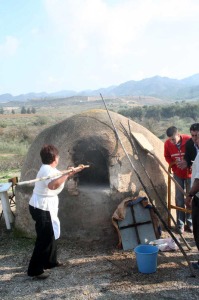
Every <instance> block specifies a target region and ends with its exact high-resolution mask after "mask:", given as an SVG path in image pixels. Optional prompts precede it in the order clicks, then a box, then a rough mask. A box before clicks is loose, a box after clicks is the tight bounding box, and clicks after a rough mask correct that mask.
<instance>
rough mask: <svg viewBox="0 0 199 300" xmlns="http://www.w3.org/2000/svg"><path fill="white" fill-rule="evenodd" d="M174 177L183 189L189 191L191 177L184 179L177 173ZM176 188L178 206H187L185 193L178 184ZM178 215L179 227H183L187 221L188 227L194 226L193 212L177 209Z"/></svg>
mask: <svg viewBox="0 0 199 300" xmlns="http://www.w3.org/2000/svg"><path fill="white" fill-rule="evenodd" d="M174 179H175V180H176V181H177V183H178V184H179V185H180V186H181V187H182V189H183V190H185V192H188V191H189V190H190V185H191V178H187V179H183V178H180V177H178V176H177V175H174ZM175 189H176V190H175V201H176V206H179V207H182V208H185V196H184V194H183V193H182V192H181V191H180V190H179V188H178V187H177V186H176V188H175ZM176 215H177V225H178V227H179V228H183V227H184V225H185V223H186V224H187V226H188V227H190V226H192V216H191V214H189V213H185V212H183V211H179V210H176Z"/></svg>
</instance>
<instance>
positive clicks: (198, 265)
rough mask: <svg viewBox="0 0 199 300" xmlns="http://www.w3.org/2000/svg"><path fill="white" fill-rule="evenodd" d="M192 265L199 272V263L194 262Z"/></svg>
mask: <svg viewBox="0 0 199 300" xmlns="http://www.w3.org/2000/svg"><path fill="white" fill-rule="evenodd" d="M191 265H192V267H193V268H194V269H195V270H199V263H198V262H192V263H191Z"/></svg>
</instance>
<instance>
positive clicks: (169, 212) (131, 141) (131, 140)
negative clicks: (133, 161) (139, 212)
mask: <svg viewBox="0 0 199 300" xmlns="http://www.w3.org/2000/svg"><path fill="white" fill-rule="evenodd" d="M121 126H122V128H123V130H124V133H125V135H126V136H127V138H128V139H129V142H130V143H131V145H132V147H133V148H134V149H135V152H136V155H137V157H138V160H139V162H140V164H141V166H142V168H143V170H144V172H145V174H146V176H147V177H148V179H149V181H150V183H151V185H152V187H153V189H154V191H155V193H156V195H157V197H158V199H159V201H160V203H161V204H162V206H163V207H164V209H165V210H166V212H167V214H168V216H169V217H170V218H171V219H172V221H173V223H174V225H175V227H176V230H177V232H178V234H179V235H180V236H181V238H182V240H183V242H184V244H185V245H186V246H187V248H188V249H189V250H191V246H190V245H189V244H188V243H187V241H186V240H185V239H184V237H183V236H182V234H181V232H180V230H179V228H178V225H177V223H176V221H175V219H174V217H173V216H172V214H171V211H170V210H169V208H167V205H166V204H165V203H164V201H163V200H162V198H161V197H160V195H159V193H158V191H157V189H156V187H155V185H154V183H153V181H152V179H151V177H150V176H149V173H148V172H147V170H146V169H145V167H144V164H143V163H142V161H141V159H140V158H139V154H138V151H137V148H136V145H135V143H134V141H133V139H132V138H131V137H133V135H131V126H130V123H129V122H128V126H129V134H128V132H127V130H126V128H125V127H124V126H123V125H122V124H121ZM170 227H171V226H170Z"/></svg>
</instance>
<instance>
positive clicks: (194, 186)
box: [185, 132, 199, 270]
mask: <svg viewBox="0 0 199 300" xmlns="http://www.w3.org/2000/svg"><path fill="white" fill-rule="evenodd" d="M196 142H197V145H198V146H199V132H198V133H197V140H196ZM185 204H186V207H187V208H188V209H190V208H191V209H192V220H193V236H194V240H195V243H196V247H197V248H198V250H199V152H198V154H197V156H196V158H195V160H194V162H193V164H192V176H191V189H190V191H189V193H188V194H187V197H186V200H185ZM192 266H193V268H194V269H198V270H199V260H198V261H197V262H193V263H192Z"/></svg>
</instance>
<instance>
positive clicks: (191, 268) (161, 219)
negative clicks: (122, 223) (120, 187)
mask: <svg viewBox="0 0 199 300" xmlns="http://www.w3.org/2000/svg"><path fill="white" fill-rule="evenodd" d="M100 96H101V98H102V101H103V103H104V106H105V108H106V111H107V113H108V116H109V119H110V121H111V123H112V125H113V130H114V132H115V134H116V137H117V139H118V141H119V142H120V144H121V146H122V148H123V150H124V153H125V154H126V156H127V158H128V160H129V162H130V165H131V166H132V168H133V170H134V172H135V174H136V176H137V178H138V180H139V181H140V183H141V185H142V187H143V189H144V191H145V193H146V195H147V196H148V199H149V201H150V203H151V205H152V207H153V209H154V212H155V213H156V214H157V216H158V218H159V219H160V221H161V222H162V224H163V225H164V228H165V229H166V230H167V232H168V233H169V234H170V236H171V237H172V238H173V240H174V241H175V242H176V244H177V245H178V247H179V249H180V251H181V253H182V254H183V255H184V258H185V259H186V261H187V263H188V266H189V269H190V272H191V276H192V277H195V276H196V275H195V274H194V270H193V267H192V265H191V263H190V261H189V259H188V256H187V254H186V252H185V251H184V249H183V247H182V246H181V244H180V242H179V241H178V239H176V237H175V235H174V234H173V232H172V231H171V230H170V228H168V226H167V224H166V222H165V221H164V219H163V218H162V216H161V214H160V213H159V211H158V210H157V208H156V206H155V205H154V203H153V200H152V199H151V197H150V194H149V193H148V191H147V188H146V186H145V184H144V182H143V180H142V178H141V177H140V175H139V173H138V172H137V170H136V168H135V166H134V164H133V162H132V160H131V158H130V156H129V155H128V153H127V151H126V149H125V147H124V145H123V143H122V140H121V139H120V136H119V134H118V131H117V128H116V127H115V125H114V123H113V120H112V118H111V115H110V113H109V110H108V108H107V106H106V102H105V100H104V98H103V97H102V95H101V94H100Z"/></svg>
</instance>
